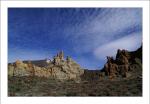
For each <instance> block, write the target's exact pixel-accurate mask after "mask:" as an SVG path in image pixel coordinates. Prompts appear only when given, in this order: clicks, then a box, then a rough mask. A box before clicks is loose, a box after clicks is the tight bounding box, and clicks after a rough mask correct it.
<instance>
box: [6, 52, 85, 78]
mask: <svg viewBox="0 0 150 104" xmlns="http://www.w3.org/2000/svg"><path fill="white" fill-rule="evenodd" d="M42 63H43V64H40V65H39V64H38V65H37V62H36V61H33V62H31V61H24V62H22V61H20V60H17V61H16V62H15V63H11V64H8V75H9V76H38V77H47V78H54V79H59V80H68V79H73V80H80V75H82V74H83V73H84V70H82V69H81V67H80V65H79V64H77V63H76V62H75V61H74V60H73V59H72V58H70V57H68V56H67V58H66V59H64V54H63V51H61V52H59V53H58V54H57V55H56V56H54V58H53V59H52V60H45V61H44V60H42Z"/></svg>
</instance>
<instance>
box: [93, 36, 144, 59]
mask: <svg viewBox="0 0 150 104" xmlns="http://www.w3.org/2000/svg"><path fill="white" fill-rule="evenodd" d="M141 34H142V33H134V34H130V35H128V36H125V37H123V38H120V39H118V40H115V41H112V42H110V43H108V44H104V45H102V46H99V47H97V48H96V49H95V50H94V55H95V57H96V58H98V59H100V60H104V59H105V58H106V56H115V55H116V52H117V49H126V50H129V51H134V50H135V49H137V48H139V47H140V46H141V44H142V35H141Z"/></svg>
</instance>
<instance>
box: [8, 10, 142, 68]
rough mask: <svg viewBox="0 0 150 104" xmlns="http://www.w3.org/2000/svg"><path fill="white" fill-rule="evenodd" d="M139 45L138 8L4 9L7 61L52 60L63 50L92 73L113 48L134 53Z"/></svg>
mask: <svg viewBox="0 0 150 104" xmlns="http://www.w3.org/2000/svg"><path fill="white" fill-rule="evenodd" d="M141 45H142V9H141V8H9V9H8V62H14V61H16V60H17V59H20V60H39V59H46V58H50V59H52V58H53V56H54V55H56V54H57V52H59V51H60V50H63V51H64V54H65V56H70V57H72V59H73V60H75V61H76V62H77V63H78V64H80V65H81V67H82V68H85V69H89V70H94V69H100V68H102V67H103V65H104V63H105V62H106V56H113V57H115V55H116V52H117V49H126V50H129V51H135V50H136V49H138V48H139V47H140V46H141Z"/></svg>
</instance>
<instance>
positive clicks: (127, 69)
mask: <svg viewBox="0 0 150 104" xmlns="http://www.w3.org/2000/svg"><path fill="white" fill-rule="evenodd" d="M137 51H138V50H137ZM137 51H135V52H128V51H127V50H120V49H118V51H117V54H116V59H115V60H114V59H113V57H108V56H107V62H106V64H105V65H104V69H103V70H104V72H105V75H106V76H108V77H109V78H110V79H114V78H116V77H118V76H120V77H125V78H127V77H130V76H131V71H132V70H133V69H135V68H133V67H134V66H137V64H135V63H133V62H135V61H136V60H138V59H139V58H138V57H139V56H138V55H135V54H136V53H139V52H137ZM140 51H141V50H140ZM139 60H141V59H139ZM138 62H139V61H138ZM139 63H140V64H141V62H139ZM139 63H138V65H139ZM139 69H142V67H140V68H139ZM132 74H133V73H132Z"/></svg>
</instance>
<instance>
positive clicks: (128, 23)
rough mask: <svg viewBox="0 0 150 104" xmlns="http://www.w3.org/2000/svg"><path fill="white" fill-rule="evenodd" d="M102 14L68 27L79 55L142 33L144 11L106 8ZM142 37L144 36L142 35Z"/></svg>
mask: <svg viewBox="0 0 150 104" xmlns="http://www.w3.org/2000/svg"><path fill="white" fill-rule="evenodd" d="M95 11H96V10H95ZM101 11H102V12H100V13H98V14H97V15H95V13H93V15H91V16H90V17H92V18H90V17H87V19H85V21H83V22H81V23H77V24H76V25H75V26H74V25H73V27H68V32H66V34H67V33H72V34H68V36H69V38H71V40H72V41H73V42H74V43H75V45H74V50H75V51H77V52H79V53H86V52H92V51H93V50H94V49H95V48H97V47H100V46H101V45H103V44H106V43H108V42H111V41H114V40H116V39H120V38H122V37H124V36H126V35H129V34H131V33H134V32H137V31H142V9H140V8H104V9H101ZM140 35H142V34H140Z"/></svg>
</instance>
